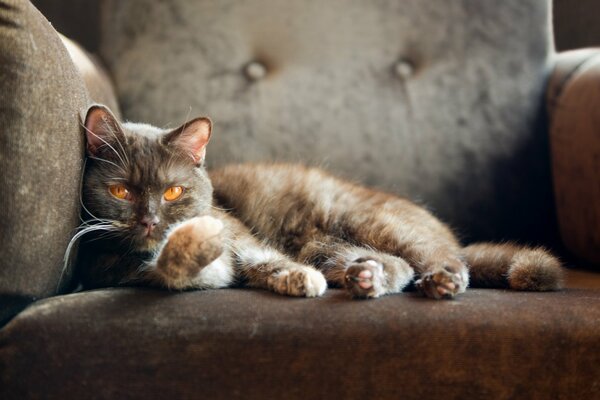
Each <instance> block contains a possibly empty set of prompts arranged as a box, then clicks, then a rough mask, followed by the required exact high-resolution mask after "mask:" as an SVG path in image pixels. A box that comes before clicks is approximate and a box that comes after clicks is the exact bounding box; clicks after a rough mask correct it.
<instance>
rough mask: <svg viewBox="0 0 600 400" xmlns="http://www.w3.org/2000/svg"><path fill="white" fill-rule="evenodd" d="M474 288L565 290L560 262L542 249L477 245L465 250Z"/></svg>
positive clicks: (504, 245) (508, 244)
mask: <svg viewBox="0 0 600 400" xmlns="http://www.w3.org/2000/svg"><path fill="white" fill-rule="evenodd" d="M463 252H464V255H465V259H466V261H467V263H468V265H469V274H470V286H471V287H494V288H511V289H515V290H530V291H548V290H559V289H561V288H562V287H563V269H562V266H561V263H560V261H559V260H558V259H557V258H556V257H554V256H553V255H552V254H550V253H549V252H548V251H547V250H545V249H544V248H541V247H537V248H530V247H523V246H518V245H515V244H512V243H503V244H493V243H476V244H472V245H470V246H467V247H465V248H464V249H463Z"/></svg>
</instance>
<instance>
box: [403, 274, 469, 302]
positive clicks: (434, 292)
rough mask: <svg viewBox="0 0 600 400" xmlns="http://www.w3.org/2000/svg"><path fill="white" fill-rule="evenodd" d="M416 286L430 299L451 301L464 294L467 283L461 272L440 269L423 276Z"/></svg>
mask: <svg viewBox="0 0 600 400" xmlns="http://www.w3.org/2000/svg"><path fill="white" fill-rule="evenodd" d="M415 286H416V288H417V289H418V290H419V291H421V293H423V294H424V295H425V296H427V297H429V298H432V299H442V298H447V299H450V298H453V297H454V296H456V295H457V294H459V293H462V292H464V291H465V289H466V287H467V282H465V280H464V278H463V276H462V275H461V274H460V272H455V271H454V269H451V268H440V269H438V270H435V271H429V272H425V273H423V274H421V278H420V279H419V280H417V281H416V282H415Z"/></svg>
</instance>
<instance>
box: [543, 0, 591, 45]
mask: <svg viewBox="0 0 600 400" xmlns="http://www.w3.org/2000/svg"><path fill="white" fill-rule="evenodd" d="M553 5H554V7H553V9H554V10H553V11H554V12H553V14H554V36H555V42H556V48H557V49H558V50H561V51H562V50H570V49H577V48H581V47H588V46H600V24H599V23H598V17H599V16H600V1H598V0H577V1H573V0H553Z"/></svg>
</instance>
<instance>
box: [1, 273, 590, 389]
mask: <svg viewBox="0 0 600 400" xmlns="http://www.w3.org/2000/svg"><path fill="white" fill-rule="evenodd" d="M595 287H596V289H567V290H565V291H562V292H557V293H522V292H521V293H516V292H509V291H501V290H485V289H483V290H470V291H468V292H467V293H466V294H464V295H462V296H460V297H459V298H458V299H457V300H454V301H433V300H429V299H425V298H421V297H419V296H418V295H417V294H416V293H404V294H400V295H394V296H387V297H383V298H381V299H377V300H372V301H353V300H350V299H349V298H348V297H347V295H346V293H345V292H343V291H341V290H333V289H332V290H329V291H328V292H327V293H326V295H325V296H324V297H322V298H317V299H296V298H289V297H283V296H278V295H275V294H271V293H269V292H266V291H260V290H245V289H227V290H214V291H196V292H186V293H168V292H164V291H158V290H150V289H146V290H144V289H108V290H98V291H93V292H87V293H77V294H72V295H67V296H60V297H55V298H51V299H46V300H43V301H40V302H39V303H37V304H35V305H34V306H32V307H30V308H28V309H27V310H25V311H24V312H22V313H21V314H20V315H19V316H17V317H16V318H15V319H13V320H12V321H11V322H10V323H9V324H8V325H7V326H6V327H5V328H4V329H3V330H2V331H0V371H2V374H0V379H1V381H0V398H2V399H7V400H8V399H28V398H106V399H112V398H135V399H154V398H174V399H176V398H177V399H179V398H213V399H234V398H243V399H269V398H285V399H312V398H314V399H323V398H331V399H338V398H340V399H341V398H343V399H364V398H374V399H386V398H396V399H397V398H403V399H424V398H431V399H433V398H466V399H471V398H473V399H474V398H490V397H494V398H540V399H543V398H573V399H576V398H579V399H583V398H593V397H594V395H597V394H598V391H599V390H600V380H599V377H598V375H597V366H598V365H599V363H600V307H598V304H599V302H600V289H598V287H599V286H598V285H597V284H596V286H595Z"/></svg>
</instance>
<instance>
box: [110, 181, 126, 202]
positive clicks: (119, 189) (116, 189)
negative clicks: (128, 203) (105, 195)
mask: <svg viewBox="0 0 600 400" xmlns="http://www.w3.org/2000/svg"><path fill="white" fill-rule="evenodd" d="M108 191H109V192H110V194H112V195H113V196H114V197H116V198H117V199H119V200H131V193H130V192H129V190H127V188H126V187H125V186H123V185H110V186H109V187H108Z"/></svg>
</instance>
